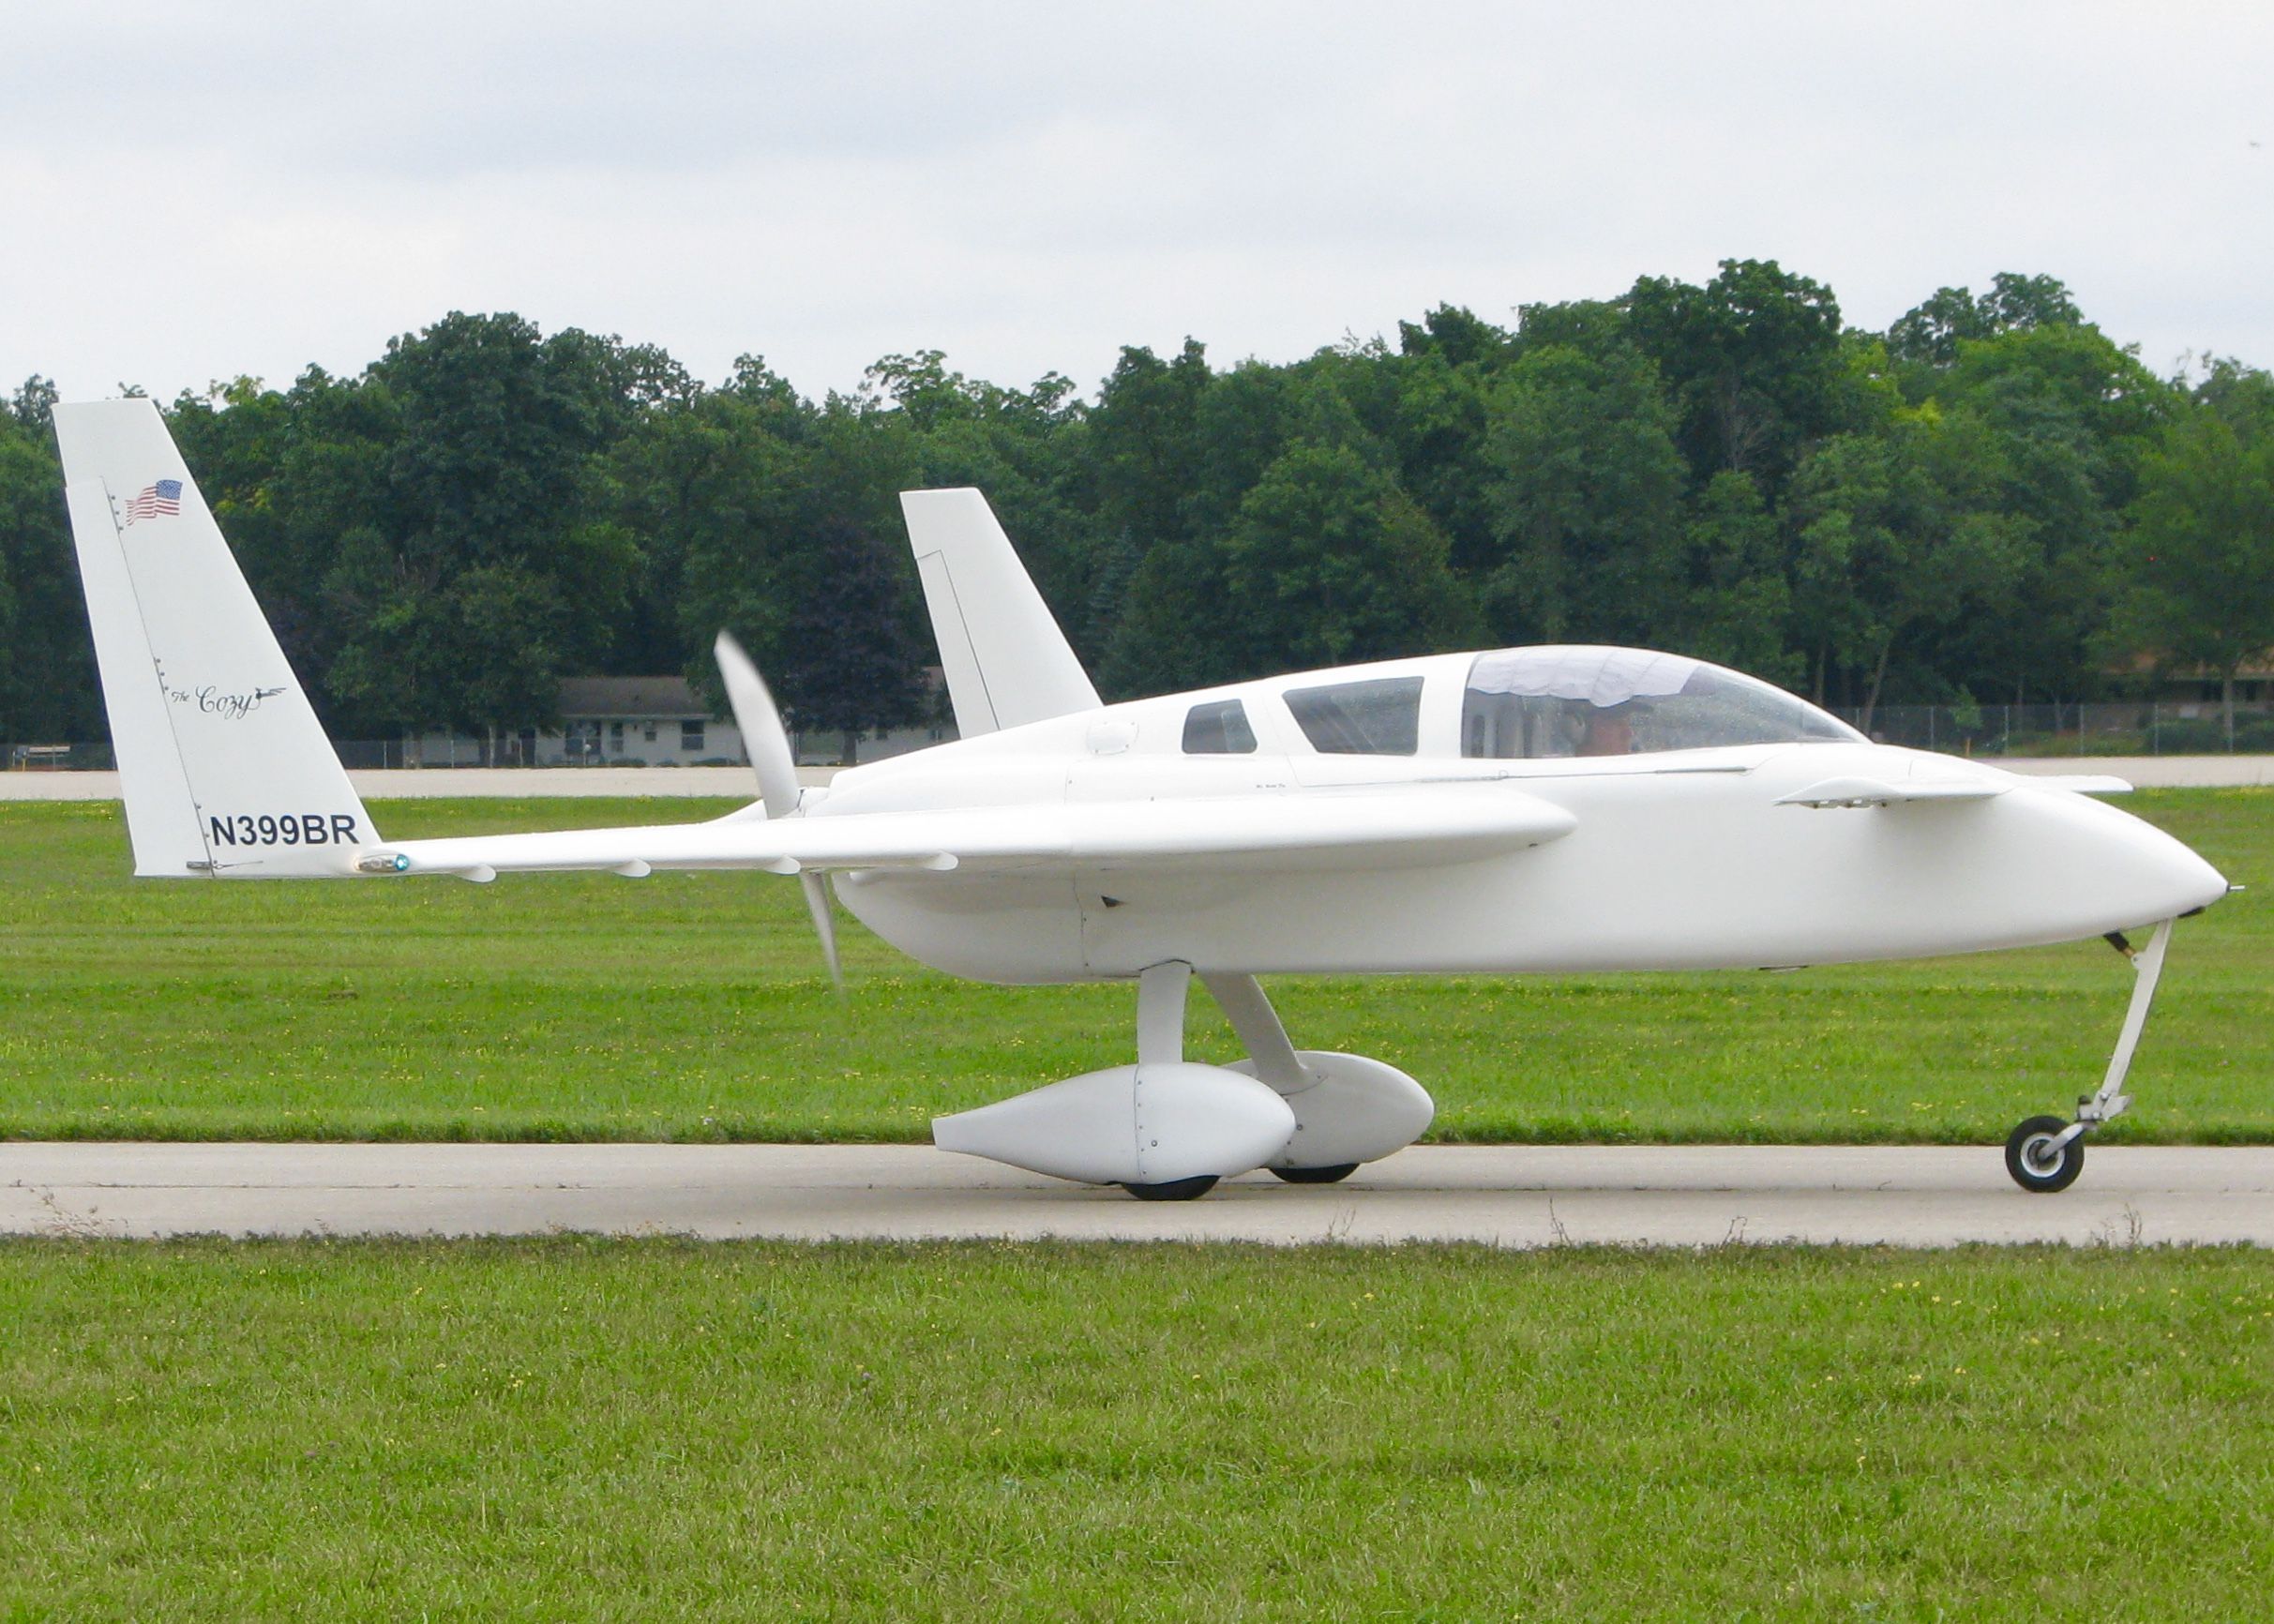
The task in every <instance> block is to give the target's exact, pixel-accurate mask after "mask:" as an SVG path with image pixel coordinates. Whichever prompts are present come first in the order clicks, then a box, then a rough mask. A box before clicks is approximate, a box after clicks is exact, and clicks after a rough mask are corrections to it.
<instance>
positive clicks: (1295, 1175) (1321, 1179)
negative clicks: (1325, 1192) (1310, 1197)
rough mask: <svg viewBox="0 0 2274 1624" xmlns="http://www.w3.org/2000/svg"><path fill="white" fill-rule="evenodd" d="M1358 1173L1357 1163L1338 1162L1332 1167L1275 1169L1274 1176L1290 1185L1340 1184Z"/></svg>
mask: <svg viewBox="0 0 2274 1624" xmlns="http://www.w3.org/2000/svg"><path fill="white" fill-rule="evenodd" d="M1357 1171H1358V1164H1357V1163H1356V1162H1338V1163H1336V1164H1335V1165H1333V1166H1332V1167H1273V1169H1272V1173H1273V1177H1275V1178H1280V1179H1284V1180H1287V1181H1288V1183H1290V1184H1339V1183H1341V1182H1342V1181H1343V1180H1345V1179H1348V1177H1349V1176H1350V1175H1351V1174H1353V1173H1355V1172H1357Z"/></svg>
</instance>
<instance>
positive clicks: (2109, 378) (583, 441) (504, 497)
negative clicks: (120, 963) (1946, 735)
mask: <svg viewBox="0 0 2274 1624" xmlns="http://www.w3.org/2000/svg"><path fill="white" fill-rule="evenodd" d="M53 398H54V392H53V387H52V386H51V385H49V384H48V383H46V382H45V381H44V380H42V379H39V378H34V379H33V380H31V381H30V382H29V383H26V384H25V385H24V386H23V388H22V389H20V390H18V391H17V392H16V394H15V395H14V397H13V398H11V399H10V400H9V401H8V410H7V411H6V413H5V414H0V740H5V741H32V740H44V741H60V740H66V739H88V738H99V737H101V736H103V729H102V720H101V707H100V704H99V701H98V695H97V690H96V686H95V680H94V670H93V660H92V654H91V652H90V648H89V645H88V639H87V633H86V625H85V619H84V614H83V609H82V608H81V605H80V599H79V590H78V582H77V575H76V570H75V568H74V565H73V563H72V559H71V552H70V543H69V537H68V531H67V529H66V526H65V520H64V506H63V499H62V490H61V478H60V474H59V472H58V469H57V466H56V461H55V453H54V446H53V436H52V434H51V432H50V429H49V427H48V422H47V413H48V407H49V406H50V405H51V404H52V403H53ZM168 417H169V419H170V421H171V423H172V426H173V432H174V435H175V437H176V439H177V440H178V442H179V443H180V444H181V447H182V450H183V454H184V456H185V457H186V458H187V459H188V463H189V466H190V468H191V470H192V472H193V473H194V474H196V476H197V479H198V482H199V484H200V486H201V488H202V489H203V491H204V492H205V494H206V496H207V498H208V500H209V501H210V502H211V503H212V504H213V505H214V507H215V509H216V511H217V513H218V517H219V519H220V522H221V525H222V528H223V529H224V531H225V532H226V533H227V534H228V535H229V537H230V540H231V543H232V545H233V548H234V549H235V551H236V554H237V556H238V558H239V559H240V560H241V562H242V563H243V564H244V567H245V571H246V574H247V576H248V578H249V579H250V581H251V583H252V586H253V589H254V591H255V593H256V594H258V595H259V597H260V600H261V602H262V604H263V606H264V609H266V610H267V611H268V614H269V616H270V619H271V621H272V622H273V624H275V625H276V627H277V631H278V635H279V638H280V639H281V640H282V641H283V644H284V647H285V650H286V652H287V654H289V655H290V656H291V658H292V660H293V663H294V668H295V669H297V670H298V671H299V672H300V673H301V675H302V677H303V679H304V680H305V681H306V682H307V683H308V684H309V691H310V693H311V696H312V697H313V698H314V699H315V702H316V704H317V707H318V709H319V711H320V712H321V713H322V714H324V719H325V722H326V725H327V726H328V727H329V728H330V729H331V730H332V731H333V733H334V735H335V736H337V737H343V738H349V737H356V738H373V737H389V736H394V735H398V734H400V733H403V732H406V731H411V730H415V729H429V728H452V729H466V730H471V731H474V732H481V731H484V730H495V731H511V730H519V729H525V728H531V727H543V726H546V725H548V724H549V723H551V722H552V721H554V720H555V719H556V718H555V716H554V714H553V713H554V708H555V704H556V695H557V692H558V684H559V681H560V679H561V678H562V677H564V676H568V675H587V674H618V675H625V674H649V673H655V672H660V671H685V672H686V673H688V674H689V675H691V676H693V677H694V678H696V680H697V681H698V683H699V684H702V685H703V686H704V688H705V690H706V691H707V692H711V693H713V694H714V695H715V687H713V686H712V684H713V683H714V681H715V679H714V678H713V675H712V673H711V671H710V667H709V645H710V640H711V638H712V635H713V634H714V633H715V631H716V630H717V629H718V628H719V627H721V626H725V627H728V628H730V629H731V630H733V631H734V632H735V633H736V635H737V636H739V637H740V638H741V639H743V641H744V643H745V646H747V647H748V648H750V649H751V650H752V652H753V653H754V654H756V655H757V657H758V658H759V660H760V662H761V665H762V666H763V668H764V669H766V671H767V674H768V676H769V678H770V679H772V681H773V683H774V684H775V687H776V692H777V694H778V695H779V697H780V698H781V699H783V701H784V702H785V705H786V707H787V708H788V709H789V710H790V711H791V714H792V717H793V720H794V721H795V722H796V723H797V724H798V725H800V726H803V727H806V728H810V729H867V728H875V727H883V726H888V725H892V724H895V723H899V722H904V721H908V720H912V719H916V718H917V717H918V716H919V715H920V714H921V713H922V712H923V711H924V710H925V708H926V706H927V705H928V704H930V703H932V702H934V701H933V700H932V699H930V697H929V696H928V695H927V692H926V687H925V684H923V681H922V669H923V667H924V666H925V664H926V663H927V662H928V661H929V660H930V658H931V657H932V653H931V648H930V638H929V634H928V630H927V629H926V622H925V619H924V616H923V612H922V608H921V599H920V595H919V593H918V589H917V585H916V579H915V572H914V569H913V567H912V565H911V562H910V559H909V556H908V549H907V546H906V542H905V537H904V536H903V534H902V533H901V530H900V523H899V517H898V511H897V504H896V493H897V492H898V491H900V490H902V489H911V488H916V487H923V486H939V485H975V486H977V487H979V488H980V489H984V490H985V491H986V493H987V495H988V497H989V498H990V499H991V500H992V502H993V503H994V504H995V506H996V509H997V511H998V512H999V513H1000V514H1001V517H1002V519H1003V521H1004V524H1005V525H1006V527H1007V528H1008V529H1009V531H1010V533H1011V534H1012V536H1013V538H1014V539H1015V540H1016V541H1017V544H1018V546H1019V549H1020V551H1021V553H1022V555H1023V556H1024V558H1025V559H1026V561H1027V563H1028V564H1029V566H1030V568H1031V569H1032V572H1033V574H1034V576H1035V579H1036V581H1037V583H1038V584H1039V586H1040V587H1041V589H1042V592H1043V594H1044V595H1045V597H1047V599H1048V601H1049V602H1050V604H1051V606H1052V608H1053V609H1055V610H1056V611H1057V614H1058V616H1059V619H1060V622H1061V624H1063V625H1064V626H1065V628H1066V631H1067V634H1068V636H1069V637H1070V638H1071V639H1072V640H1073V642H1074V644H1075V646H1076V648H1077V651H1078V652H1079V653H1080V654H1081V655H1082V657H1083V659H1084V661H1085V662H1086V663H1087V664H1088V665H1089V666H1090V668H1091V669H1092V671H1093V672H1094V673H1095V674H1096V676H1097V679H1098V683H1099V686H1100V688H1101V689H1102V690H1103V691H1104V692H1105V693H1106V694H1107V697H1108V698H1127V697H1132V696H1135V695H1139V694H1144V693H1150V692H1159V691H1164V690H1169V689H1176V688H1183V687H1190V686H1196V685H1199V684H1206V683H1212V682H1220V681H1231V680H1235V679H1239V678H1242V677H1248V676H1256V675H1262V674H1267V673H1270V672H1273V671H1277V670H1284V669H1298V668H1303V667H1309V666H1319V665H1330V664H1340V663H1345V662H1350V661H1357V660H1364V659H1372V658H1385V657H1390V656H1393V655H1399V654H1414V653H1421V652H1426V651H1432V650H1441V649H1450V648H1459V647H1467V646H1491V645H1501V644H1512V643H1524V642H1550V641H1572V642H1620V643H1637V644H1643V645H1648V646H1652V647H1659V648H1668V649H1674V650H1678V651H1679V652H1682V653H1687V654H1696V655H1700V656H1703V657H1705V658H1708V659H1711V660H1716V661H1720V662H1723V663H1724V664H1728V665H1733V666H1736V667H1738V668H1739V669H1745V670H1748V671H1752V672H1754V673H1755V674H1757V675H1760V676H1763V677H1766V678H1769V679H1770V680H1771V681H1774V682H1777V683H1780V684H1785V685H1786V686H1788V687H1791V688H1793V689H1795V690H1796V691H1799V692H1800V693H1803V694H1807V695H1809V696H1811V697H1812V698H1815V699H1817V700H1818V701H1820V702H1823V703H1827V704H1832V705H1840V706H1846V707H1851V708H1856V709H1859V710H1860V711H1862V712H1864V713H1866V715H1867V720H1868V714H1869V713H1870V712H1871V711H1872V710H1874V709H1875V708H1876V707H1877V706H1880V705H1882V704H1887V703H1892V702H1907V703H1950V704H1965V703H1969V702H1980V701H1989V700H2011V701H2015V702H2032V701H2039V700H2043V699H2054V700H2063V701H2065V700H2071V699H2080V698H2096V697H2101V696H2103V695H2105V694H2107V693H2109V692H2112V691H2119V690H2120V689H2121V687H2122V685H2123V684H2125V683H2126V682H2127V681H2137V680H2138V678H2139V675H2140V674H2141V673H2142V672H2143V671H2145V670H2146V669H2157V668H2176V669H2190V670H2196V669H2200V670H2206V671H2208V672H2210V673H2211V674H2213V675H2214V676H2223V677H2225V678H2226V679H2228V681H2229V683H2230V684H2231V682H2232V678H2233V675H2234V672H2235V671H2236V669H2237V668H2238V667H2240V666H2242V665H2244V664H2245V663H2247V662H2248V661H2249V660H2250V659H2251V658H2252V657H2253V656H2255V655H2257V654H2261V653H2262V652H2264V651H2266V649H2267V648H2268V647H2269V646H2270V645H2274V379H2270V378H2269V376H2268V375H2267V374H2266V372H2264V371H2262V370H2259V369H2256V368H2251V367H2248V366H2245V365H2243V364H2242V363H2240V362H2238V361H2234V360H2225V359H2217V360H2210V361H2207V362H2205V363H2201V364H2198V365H2196V366H2194V367H2192V368H2188V369H2187V370H2186V371H2184V372H2183V373H2182V374H2181V375H2179V376H2176V377H2160V376H2158V375H2157V374H2155V373H2154V372H2153V371H2151V370H2150V369H2149V368H2146V366H2144V365H2143V364H2142V363H2141V361H2140V360H2139V358H2138V356H2137V354H2136V353H2134V351H2133V350H2131V349H2128V348H2125V347H2123V346H2120V345H2118V344H2117V343H2116V342H2115V341H2113V340H2112V339H2110V338H2107V337H2106V336H2104V335H2103V334H2102V333H2101V330H2100V329H2099V328H2098V327H2097V326H2096V325H2094V324H2093V323H2090V322H2088V321H2087V320H2086V318H2085V316H2084V314H2083V313H2082V312H2081V311H2080V310H2079V309H2078V308H2077V307H2076V305H2075V304H2074V302H2073V301H2072V299H2071V295H2070V293H2069V291H2068V290H2067V289H2066V288H2065V287H2064V286H2063V285H2062V284H2061V283H2060V282H2059V281H2058V280H2056V279H2055V278H2051V277H2046V276H2020V275H2011V274H2008V275H2001V276H1999V277H1997V278H1995V282H1994V283H1993V285H1992V286H1991V288H1990V290H1989V291H1988V292H1986V293H1979V294H1978V293H1973V292H1971V291H1970V290H1967V289H1965V288H1945V289H1942V290H1940V291H1938V292H1937V293H1935V295H1934V296H1933V297H1932V298H1930V299H1928V300H1926V301H1925V302H1924V303H1922V304H1920V306H1919V307H1918V308H1915V309H1913V310H1911V311H1909V312H1908V313H1907V314H1905V316H1903V317H1902V318H1901V319H1900V320H1899V321H1897V322H1895V323H1892V324H1891V325H1890V327H1889V328H1888V330H1887V331H1885V332H1883V333H1881V332H1872V331H1868V330H1865V329H1861V328H1858V327H1853V326H1849V325H1848V324H1846V323H1845V322H1844V321H1843V320H1842V317H1841V314H1840V308H1839V306H1838V303H1837V302H1836V300H1835V299H1834V297H1833V295H1832V293H1831V291H1830V289H1829V288H1827V287H1825V286H1824V285H1823V284H1821V283H1819V282H1816V281H1814V280H1811V279H1810V278H1806V277H1801V276H1798V275H1795V274H1793V273H1791V272H1789V271H1786V270H1785V269H1783V268H1782V267H1780V266H1779V265H1777V264H1776V263H1773V262H1768V261H1750V260H1748V261H1727V262H1724V263H1723V265H1722V267H1721V270H1720V273H1719V274H1718V275H1717V276H1715V277H1714V278H1712V279H1711V280H1709V281H1708V282H1706V283H1704V284H1703V285H1694V284H1691V283H1687V282H1683V281H1679V280H1677V279H1674V278H1655V277H1646V278H1641V279H1640V280H1638V281H1636V282H1635V283H1634V286H1633V287H1632V288H1630V289H1629V290H1628V291H1627V292H1626V293H1624V294H1622V295H1620V296H1619V297H1617V298H1613V299H1605V300H1600V301H1593V300H1589V301H1576V302H1572V303H1567V304H1556V305H1529V306H1525V307H1523V308H1521V309H1520V310H1519V311H1518V312H1517V316H1516V320H1515V321H1514V322H1513V323H1512V324H1508V325H1501V324H1498V323H1493V322H1490V321H1487V320H1484V319H1483V318H1481V317H1479V316H1477V315H1475V314H1474V313H1472V312H1470V311H1468V310H1465V309H1460V308H1452V307H1440V308H1438V309H1435V310H1432V311H1430V312H1429V313H1428V314H1426V315H1425V316H1423V318H1422V319H1420V320H1419V321H1416V322H1410V323H1400V324H1399V327H1398V331H1397V334H1396V337H1395V338H1394V340H1391V339H1388V338H1374V339H1366V340H1358V339H1347V340H1346V341H1344V342H1342V343H1340V344H1336V345H1333V346H1331V347H1329V348H1325V349H1322V350H1320V351H1318V353H1316V354H1313V355H1311V356H1309V357H1307V358H1306V359H1303V360H1300V361H1295V362H1291V363H1288V364H1285V365H1275V364H1267V363H1263V362H1257V361H1245V362H1241V363H1238V364H1236V365H1232V366H1229V367H1218V366H1217V365H1215V364H1214V363H1213V362H1212V361H1211V359H1210V358H1209V356H1208V354H1207V353H1206V351H1205V349H1204V348H1203V346H1202V345H1201V344H1200V343H1199V342H1197V341H1196V340H1189V339H1188V340H1187V341H1186V342H1185V344H1184V345H1183V347H1182V349H1181V350H1179V351H1178V352H1177V353H1174V354H1169V355H1161V354H1157V353H1154V352H1152V350H1150V349H1146V348H1141V347H1131V348H1127V349H1124V350H1122V353H1121V355H1120V358H1119V359H1118V361H1117V362H1116V364H1115V365H1114V368H1113V369H1112V372H1111V373H1110V375H1108V376H1107V378H1106V379H1105V380H1104V381H1103V382H1102V383H1101V384H1100V385H1099V387H1098V388H1097V390H1096V394H1095V398H1094V399H1093V400H1090V399H1085V398H1082V396H1081V395H1080V394H1079V392H1078V391H1077V387H1076V385H1075V384H1074V383H1073V382H1072V381H1070V380H1069V379H1067V378H1065V377H1063V376H1062V375H1060V374H1057V373H1051V374H1049V375H1047V376H1046V377H1044V378H1043V379H1041V380H1040V381H1039V382H1037V383H1033V384H1032V386H1030V387H1026V388H1023V389H1021V388H1012V387H1007V386H1004V385H1001V384H996V383H985V382H980V381H977V380H973V379H970V378H966V377H964V376H963V375H961V374H959V373H957V372H956V371H953V370H951V369H950V368H949V367H948V365H947V362H946V358H945V357H944V356H943V355H942V354H941V353H940V352H937V351H926V352H920V353H912V354H905V355H890V356H887V357H885V358H884V359H882V360H881V361H879V362H878V363H877V364H876V365H875V366H874V367H872V368H869V369H868V372H867V374H866V381H865V382H864V383H863V385H862V386H861V387H860V388H859V389H857V390H855V391H852V392H851V393H831V394H829V395H827V396H826V397H824V398H821V399H819V400H814V399H809V398H806V397H803V396H801V395H800V394H798V392H797V391H796V390H795V389H794V388H792V387H791V385H790V383H788V382H787V381H785V380H784V379H783V378H781V377H780V376H779V375H778V374H776V372H774V371H773V370H771V369H770V368H768V367H767V366H766V365H765V363H764V362H763V361H762V360H761V359H760V358H758V357H756V356H746V357H745V358H744V359H743V360H741V361H740V362H738V363H737V364H736V366H735V368H734V370H733V373H732V375H731V376H730V377H729V378H727V379H726V380H724V381H723V382H721V383H716V384H708V383H702V382H700V381H698V380H697V379H695V378H694V377H692V376H691V375H690V374H689V373H688V371H687V370H686V368H684V367H683V366H681V365H680V364H679V363H678V362H676V361H675V360H673V359H672V358H671V357H670V355H669V354H667V353H664V352H663V351H662V350H659V349H656V348H655V347H653V346H648V345H640V344H627V343H625V342H624V341H622V340H621V339H618V338H604V337H595V336H594V335H592V334H588V333H584V332H580V331H577V330H574V329H569V330H564V331H561V332H556V333H553V334H551V335H550V336H547V335H545V334H544V333H542V332H541V331H539V329H538V328H537V327H536V326H535V325H534V324H533V323H530V322H528V321H526V320H524V319H522V318H521V317H520V316H517V315H512V314H489V315H468V314H462V313H453V314H451V315H448V316H445V317H444V318H443V319H442V320H441V321H438V322H436V323H433V324H432V325H431V326H429V327H427V328H426V329H424V330H423V331H420V332H417V333H414V334H408V335H405V336H403V337H400V338H396V339H395V340H393V341H392V342H390V343H389V344H388V346H387V348H386V353H385V354H384V355H383V356H382V357H381V358H380V359H378V360H376V361H374V362H372V363H371V364H370V365H369V367H367V368H364V370H363V371H362V372H361V373H360V374H358V375H356V376H354V377H336V376H333V375H332V374H330V373H328V372H326V371H324V369H322V368H312V367H311V368H309V370H307V371H306V372H304V373H303V374H302V375H301V376H300V377H299V378H298V379H296V380H295V381H294V383H293V384H292V385H291V387H289V388H285V389H273V388H266V387H264V386H263V385H262V383H260V382H258V381H256V380H253V379H249V378H240V379H238V380H236V381H235V382H233V383H228V384H222V385H216V386H215V387H214V388H212V389H210V390H208V391H207V392H206V393H204V394H203V395H193V394H185V395H183V396H182V397H181V398H178V399H176V400H175V401H174V402H173V404H172V406H171V407H170V408H169V409H168Z"/></svg>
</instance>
